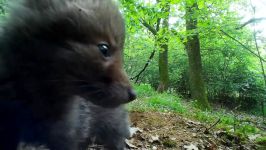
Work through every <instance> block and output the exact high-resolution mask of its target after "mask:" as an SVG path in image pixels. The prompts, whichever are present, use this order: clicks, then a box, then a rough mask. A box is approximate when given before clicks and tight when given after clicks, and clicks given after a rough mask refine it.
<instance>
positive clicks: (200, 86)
mask: <svg viewBox="0 0 266 150" xmlns="http://www.w3.org/2000/svg"><path fill="white" fill-rule="evenodd" d="M197 9H198V6H197V3H196V2H194V3H193V4H192V5H189V6H188V5H187V6H186V30H187V33H188V36H187V43H186V49H187V54H188V61H189V82H190V91H191V96H192V98H193V99H195V100H197V104H198V106H199V107H200V108H201V109H210V105H209V102H208V99H207V91H206V88H205V83H204V80H203V75H202V63H201V55H200V41H199V33H198V31H197V17H196V16H195V15H196V12H195V11H197Z"/></svg>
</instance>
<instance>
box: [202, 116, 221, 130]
mask: <svg viewBox="0 0 266 150" xmlns="http://www.w3.org/2000/svg"><path fill="white" fill-rule="evenodd" d="M220 122H221V118H219V119H218V120H217V121H216V122H215V123H214V124H213V125H211V126H210V127H209V128H206V129H205V131H204V133H205V134H207V133H209V131H210V130H211V129H212V128H213V127H215V126H216V125H217V124H218V123H220Z"/></svg>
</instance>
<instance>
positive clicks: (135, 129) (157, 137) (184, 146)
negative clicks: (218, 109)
mask: <svg viewBox="0 0 266 150" xmlns="http://www.w3.org/2000/svg"><path fill="white" fill-rule="evenodd" d="M130 119H131V124H132V128H131V131H132V137H131V139H129V140H127V141H126V143H127V147H128V149H130V150H131V149H136V150H179V149H180V150H198V149H199V150H201V149H202V150H203V149H204V150H205V149H206V150H253V149H264V148H265V147H264V148H262V147H261V148H260V147H258V146H257V145H256V144H255V143H254V142H253V141H252V140H251V139H252V138H250V140H249V139H245V140H242V139H241V138H240V137H237V136H234V135H229V134H228V133H227V132H225V131H222V130H215V129H214V128H215V127H214V126H215V125H216V123H214V124H212V125H206V124H203V123H201V122H198V121H193V120H190V119H187V118H185V117H182V116H179V115H178V114H176V113H172V112H167V113H162V112H152V111H150V112H134V111H133V112H131V113H130ZM217 123H218V122H217Z"/></svg>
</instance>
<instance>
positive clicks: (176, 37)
mask: <svg viewBox="0 0 266 150" xmlns="http://www.w3.org/2000/svg"><path fill="white" fill-rule="evenodd" d="M160 2H161V3H163V2H165V1H164V0H161V1H160ZM185 2H188V3H191V2H193V1H191V0H186V1H184V0H176V1H171V2H170V3H171V12H170V26H169V28H170V31H169V33H168V34H169V35H168V36H169V42H168V44H169V52H168V63H169V65H168V67H169V80H170V84H169V87H170V89H173V90H174V91H176V92H177V94H181V95H182V96H183V97H186V98H190V96H191V92H190V90H189V84H188V75H189V74H188V58H187V57H188V56H187V54H186V51H185V46H184V44H185V43H186V36H188V35H190V34H193V32H194V31H190V32H187V33H186V32H185V21H184V20H185V18H184V17H185V16H184V14H185V5H184V4H185ZM121 3H122V6H121V7H122V10H123V13H124V15H125V18H126V20H127V22H126V25H127V26H128V28H127V33H128V34H127V40H126V46H125V55H126V56H125V69H126V71H127V72H128V73H129V76H130V77H134V76H135V75H136V74H138V72H139V71H140V70H141V69H142V68H143V66H144V64H145V63H146V61H147V60H148V58H149V56H150V54H151V53H152V51H153V50H156V55H155V57H154V58H153V59H152V60H151V61H150V62H149V66H148V67H147V69H146V70H145V71H144V73H143V74H142V75H141V77H140V81H139V82H141V83H148V84H150V85H152V87H154V88H156V87H158V85H159V73H158V72H159V71H158V57H157V55H158V49H157V48H156V46H155V43H154V42H155V40H156V39H155V36H154V35H153V34H152V33H151V32H150V31H149V30H148V29H147V28H146V27H145V26H144V25H143V24H142V21H141V20H144V21H145V22H148V23H149V24H150V25H152V27H154V28H155V27H156V22H157V21H158V18H163V17H164V16H165V14H164V13H162V11H160V7H159V5H156V3H155V1H145V0H130V1H125V0H121ZM243 4H245V6H246V5H248V4H247V2H246V1H244V0H234V1H229V0H223V1H210V0H207V1H206V0H204V1H203V0H198V7H199V10H198V11H197V13H196V14H195V15H196V16H197V17H198V18H199V19H198V32H199V36H200V44H201V56H202V63H203V77H204V81H205V82H206V87H207V93H208V99H209V100H211V102H212V103H214V104H216V105H220V106H222V107H228V108H230V109H234V108H235V107H238V106H240V109H241V110H247V111H250V112H256V113H257V114H259V113H260V114H261V110H260V109H261V107H260V102H261V101H262V100H264V99H265V98H266V91H265V85H264V79H263V76H262V72H261V67H260V65H259V59H258V58H257V57H256V56H254V55H253V54H252V53H251V52H249V51H248V50H246V48H245V47H247V48H249V49H251V50H253V51H254V52H255V45H254V39H253V36H252V32H253V31H252V30H250V28H248V27H244V28H241V29H237V27H239V26H240V25H241V18H240V17H239V14H238V13H237V12H235V11H233V9H231V8H232V7H233V6H239V7H241V6H242V5H243ZM221 30H222V31H224V32H226V33H227V34H229V35H231V36H232V37H234V38H236V39H237V40H238V41H240V42H241V43H242V44H243V45H244V46H245V47H243V45H240V44H239V43H237V42H236V41H234V40H232V39H231V38H229V37H228V36H226V35H225V34H224V33H223V32H222V31H221ZM159 34H160V32H159ZM262 46H263V45H262ZM263 57H265V56H264V55H263Z"/></svg>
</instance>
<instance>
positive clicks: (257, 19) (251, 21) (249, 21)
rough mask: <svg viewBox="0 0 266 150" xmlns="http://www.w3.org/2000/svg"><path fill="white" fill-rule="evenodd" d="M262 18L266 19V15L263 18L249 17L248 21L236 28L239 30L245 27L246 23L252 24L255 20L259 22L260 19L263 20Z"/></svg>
mask: <svg viewBox="0 0 266 150" xmlns="http://www.w3.org/2000/svg"><path fill="white" fill-rule="evenodd" d="M262 20H266V18H265V17H261V18H251V19H249V20H248V21H247V22H245V23H243V24H242V25H241V26H239V27H237V28H236V29H237V30H239V29H242V28H243V27H245V26H246V25H248V24H251V23H253V22H258V21H262Z"/></svg>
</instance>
